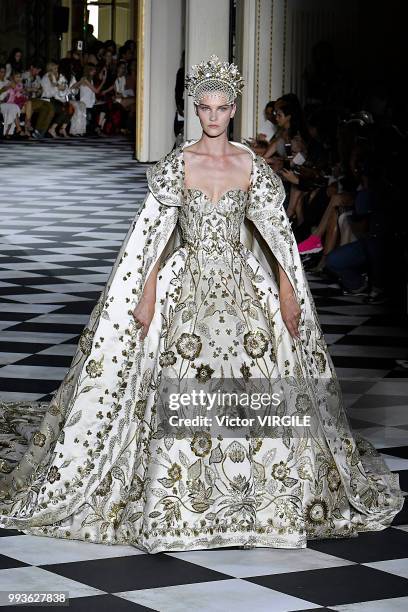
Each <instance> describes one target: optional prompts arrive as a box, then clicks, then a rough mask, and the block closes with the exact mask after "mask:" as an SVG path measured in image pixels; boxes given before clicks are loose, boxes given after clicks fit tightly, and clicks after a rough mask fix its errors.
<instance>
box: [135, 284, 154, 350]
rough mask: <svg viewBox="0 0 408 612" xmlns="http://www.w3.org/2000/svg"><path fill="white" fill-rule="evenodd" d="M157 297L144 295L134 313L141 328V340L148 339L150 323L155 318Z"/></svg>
mask: <svg viewBox="0 0 408 612" xmlns="http://www.w3.org/2000/svg"><path fill="white" fill-rule="evenodd" d="M155 301H156V300H155V296H154V295H153V294H149V295H145V294H143V295H142V297H141V298H140V300H139V303H138V304H137V305H136V307H135V309H134V311H133V313H132V314H133V317H134V319H135V321H136V322H138V323H139V324H140V326H141V332H140V339H141V340H144V339H145V338H146V335H147V332H148V331H149V327H150V323H151V321H152V319H153V316H154V306H155Z"/></svg>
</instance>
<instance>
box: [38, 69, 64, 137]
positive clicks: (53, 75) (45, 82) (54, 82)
mask: <svg viewBox="0 0 408 612" xmlns="http://www.w3.org/2000/svg"><path fill="white" fill-rule="evenodd" d="M41 85H42V96H41V99H42V100H47V101H48V102H50V103H51V104H52V107H53V109H54V117H53V120H52V124H51V127H50V128H49V129H48V134H49V135H50V136H51V137H52V138H57V132H56V130H57V129H59V133H60V135H61V136H64V137H65V138H67V137H68V134H67V127H68V123H69V121H70V115H69V112H68V110H67V108H66V106H65V103H64V101H63V100H61V97H60V92H62V91H65V89H66V80H65V78H64V77H63V75H60V73H59V70H58V64H56V63H55V62H49V63H48V64H47V72H46V73H45V75H44V76H43V78H42V79H41Z"/></svg>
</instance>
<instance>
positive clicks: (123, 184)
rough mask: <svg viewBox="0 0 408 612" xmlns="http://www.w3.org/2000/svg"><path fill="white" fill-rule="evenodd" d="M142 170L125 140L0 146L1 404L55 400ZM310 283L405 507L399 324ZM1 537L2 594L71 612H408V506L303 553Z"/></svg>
mask: <svg viewBox="0 0 408 612" xmlns="http://www.w3.org/2000/svg"><path fill="white" fill-rule="evenodd" d="M145 170H146V167H145V166H144V165H143V164H138V163H137V162H135V161H133V160H132V151H131V147H130V145H129V143H128V142H127V141H126V140H121V139H106V140H103V139H95V141H90V140H88V139H86V140H81V141H80V143H78V141H76V142H75V143H74V142H63V141H58V142H49V141H47V142H45V143H44V142H43V143H41V142H40V143H39V142H37V141H36V142H28V143H17V142H7V143H4V142H0V174H1V185H2V187H1V195H2V198H1V203H0V212H1V215H0V243H1V248H0V396H1V398H2V399H5V400H15V399H48V398H49V396H50V394H51V393H52V391H53V390H55V389H56V388H57V387H58V384H59V382H60V381H61V379H62V378H63V376H64V374H65V372H66V370H67V369H68V367H69V365H70V362H71V359H72V356H73V353H74V350H75V346H76V344H77V342H78V339H79V334H80V332H81V330H82V328H83V326H84V325H85V324H86V323H87V321H88V316H89V314H90V312H91V310H92V307H93V305H94V303H95V301H96V299H97V298H98V296H99V294H100V291H101V290H102V288H103V286H104V284H105V282H106V279H107V276H108V273H109V271H110V268H111V266H112V263H113V262H114V259H115V256H116V253H117V252H118V250H119V247H120V244H121V242H122V240H123V238H124V236H125V234H126V231H127V229H128V227H129V222H130V220H131V219H132V218H133V216H134V215H135V213H136V211H137V209H138V206H140V203H141V201H142V199H143V197H144V194H145V190H146V182H145ZM309 280H310V285H311V289H312V292H313V294H314V297H315V301H316V305H317V308H318V311H319V316H320V321H321V323H322V326H323V330H324V332H325V335H326V340H327V342H328V344H329V348H330V352H331V354H332V356H333V360H334V364H335V366H336V368H337V372H338V375H339V377H340V379H341V384H342V388H343V392H344V397H345V401H346V405H347V410H348V413H349V415H350V417H351V419H352V421H351V422H352V425H353V427H354V428H355V429H356V430H357V431H361V433H362V434H363V435H364V436H365V437H368V438H369V439H370V440H371V441H372V442H373V443H374V445H375V446H376V447H377V448H379V449H380V451H381V453H382V454H383V455H384V456H385V458H386V461H387V463H388V465H389V466H390V469H392V470H393V471H397V472H399V475H400V481H401V484H402V488H403V489H404V490H405V491H408V445H407V432H408V410H407V400H406V398H407V393H406V384H408V380H407V378H408V372H407V369H406V368H405V367H404V365H406V360H407V359H408V330H407V326H406V322H407V321H406V317H404V316H403V315H401V314H400V313H398V312H396V310H395V307H392V306H385V305H366V304H364V303H363V301H362V299H361V298H359V297H354V298H351V297H348V296H343V295H341V293H340V291H339V289H338V288H337V286H336V285H334V284H330V283H328V282H325V281H322V280H321V279H319V278H318V277H316V276H313V275H309ZM404 360H405V364H404ZM0 536H1V537H0V591H9V590H19V589H22V588H24V589H25V590H27V589H32V590H37V591H42V590H49V589H51V588H52V589H53V590H63V591H68V592H69V596H70V610H73V611H80V610H85V609H87V610H89V611H93V610H98V612H103V611H105V610H107V611H108V610H109V611H111V610H118V611H120V610H135V611H136V610H158V611H161V612H178V611H183V612H184V611H188V612H193V611H197V612H199V611H200V612H201V611H202V612H204V611H205V612H215V611H221V610H222V611H223V612H224V611H229V610H234V612H239V611H241V610H247V609H248V608H252V609H253V610H255V611H256V612H264V611H265V612H266V611H268V612H270V611H273V612H289V611H293V612H294V611H298V610H299V611H300V610H303V611H306V610H337V611H344V612H394V611H395V612H397V611H402V610H407V609H408V507H407V505H405V506H404V509H403V510H402V511H401V513H400V514H399V515H398V516H397V517H396V518H395V520H394V523H393V526H392V527H390V528H389V529H386V530H384V531H382V532H376V533H367V534H362V533H361V534H359V537H358V538H352V539H350V540H347V539H343V540H319V541H316V540H314V541H309V542H308V548H306V549H301V550H285V549H266V548H265V549H253V550H242V549H232V548H231V549H229V548H224V549H218V550H209V551H194V552H183V553H172V554H170V553H167V554H164V553H160V554H158V555H147V554H144V553H142V552H140V551H138V550H137V549H135V548H133V547H130V546H129V547H128V546H104V545H98V544H91V543H87V542H80V541H70V540H67V541H64V540H59V539H53V538H46V537H34V536H29V535H24V534H21V533H20V532H18V531H14V530H7V529H0ZM4 608H5V609H7V606H6V605H4ZM10 609H15V607H13V608H11V607H10Z"/></svg>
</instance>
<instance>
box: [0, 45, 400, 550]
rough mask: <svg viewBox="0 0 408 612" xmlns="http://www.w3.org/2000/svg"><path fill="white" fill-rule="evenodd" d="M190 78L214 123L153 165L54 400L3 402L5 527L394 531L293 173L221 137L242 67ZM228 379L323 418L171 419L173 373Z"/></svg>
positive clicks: (243, 541) (396, 497)
mask: <svg viewBox="0 0 408 612" xmlns="http://www.w3.org/2000/svg"><path fill="white" fill-rule="evenodd" d="M186 86H187V90H188V93H189V94H190V95H192V96H193V99H194V103H195V109H196V113H197V115H198V118H199V120H200V123H201V126H202V130H203V131H202V135H201V137H200V138H199V139H198V140H195V141H188V142H184V143H183V144H181V145H180V146H179V147H178V148H176V149H174V150H173V151H172V152H171V153H169V154H168V155H166V156H165V157H164V158H163V159H161V160H160V161H159V162H158V163H156V164H155V165H154V166H151V167H150V168H149V169H148V171H147V179H148V186H149V191H148V193H147V195H146V198H145V200H144V203H143V205H142V207H141V209H140V212H138V213H137V214H136V216H135V218H134V220H133V222H132V223H131V226H130V228H129V231H128V233H127V235H126V237H125V239H124V242H123V244H122V247H121V249H120V251H119V254H118V256H117V259H116V261H115V263H114V265H113V268H112V271H111V274H110V276H109V279H108V281H107V284H106V286H105V288H104V290H103V292H102V294H101V296H100V299H99V301H98V303H97V304H96V306H95V308H94V310H93V311H92V314H91V316H90V320H89V323H88V324H87V326H86V327H85V329H84V330H83V332H82V335H81V338H80V340H79V344H78V347H77V351H76V354H75V355H74V358H73V361H72V364H71V367H70V369H69V371H68V372H67V374H66V376H65V378H64V380H63V381H62V383H61V385H60V387H59V388H58V390H57V391H56V392H55V394H54V396H53V397H52V399H51V401H50V402H48V403H44V402H43V403H40V402H13V403H1V404H0V409H1V414H2V433H3V439H4V434H5V433H6V432H8V434H9V438H8V439H9V440H10V444H9V445H6V446H5V448H4V449H3V451H2V455H1V456H2V461H1V463H0V471H1V472H2V475H1V478H0V491H1V493H0V525H1V526H3V527H13V528H17V529H20V530H22V531H23V532H24V533H28V534H34V535H43V536H44V535H45V536H52V537H58V538H69V539H80V540H86V541H90V542H101V543H106V544H124V543H128V544H132V545H134V546H136V547H138V548H140V549H142V550H144V551H147V552H149V553H156V552H160V551H176V550H192V549H208V548H218V547H225V546H246V547H258V546H259V547H276V548H304V547H306V545H307V540H308V539H316V538H336V537H337V538H342V537H353V536H357V535H358V532H361V531H380V530H382V529H385V528H386V527H387V526H389V525H390V523H391V521H392V520H393V518H394V516H395V515H396V514H397V512H399V510H400V509H401V507H402V504H403V495H402V492H401V489H400V486H399V479H398V475H397V474H393V473H391V472H390V470H389V469H388V468H387V466H386V464H385V463H384V461H383V459H382V457H381V456H380V454H379V453H378V452H377V451H376V450H375V448H374V447H373V446H372V444H371V443H369V442H368V441H367V440H364V439H363V438H361V437H358V438H357V437H355V436H354V435H353V433H352V431H351V429H350V425H349V422H348V419H347V415H346V412H345V410H344V406H343V402H342V396H341V392H340V388H339V384H338V380H337V378H336V374H335V371H334V368H333V364H332V361H331V358H330V355H329V353H328V349H327V346H326V343H325V341H324V337H323V333H322V330H321V327H320V325H319V322H318V319H317V314H316V310H315V306H314V303H313V299H312V296H311V294H310V290H309V287H308V283H307V280H306V277H305V274H304V271H303V268H302V263H301V260H300V256H299V253H298V249H297V245H296V242H295V240H294V237H293V234H292V231H291V228H290V224H289V221H288V218H287V216H286V214H285V210H284V208H283V206H282V202H283V199H284V189H283V186H282V182H281V179H280V178H279V176H278V175H277V174H275V173H274V172H273V171H272V170H271V168H270V167H269V166H268V165H267V164H266V163H265V162H264V161H263V160H262V158H260V157H258V156H257V155H255V154H254V153H253V152H252V151H251V150H250V149H249V148H248V147H246V146H245V145H242V144H240V143H237V142H229V141H228V138H227V128H228V124H229V121H230V119H231V118H232V117H233V115H234V113H235V110H236V104H235V99H236V96H237V94H238V93H240V92H241V89H242V86H243V81H242V78H241V76H240V74H239V72H238V70H237V67H236V66H235V65H234V64H228V63H227V62H222V61H220V60H219V59H218V58H217V57H216V56H211V58H210V60H209V61H208V62H202V63H201V64H198V65H196V66H193V67H192V70H191V72H190V74H189V75H187V77H186ZM249 247H251V248H249ZM226 379H228V380H229V381H235V382H236V385H237V388H238V387H239V386H240V385H241V386H242V384H243V383H245V384H246V385H249V386H250V385H251V384H252V381H255V382H258V383H265V385H266V387H268V386H269V385H270V384H271V381H281V382H285V383H287V388H286V392H287V395H285V398H284V399H283V400H282V401H281V402H280V403H279V404H278V408H276V414H277V415H278V416H297V417H301V416H302V415H305V414H306V413H307V414H308V415H309V416H311V418H312V421H313V427H311V428H309V429H308V428H307V427H305V428H304V430H303V434H302V435H297V433H296V431H295V426H293V427H292V426H291V425H287V424H285V425H284V426H283V428H282V429H280V430H273V428H272V429H271V428H269V429H268V428H266V427H264V428H262V427H258V428H256V427H254V428H252V429H250V430H249V435H242V434H238V431H237V433H236V434H235V435H234V429H233V428H232V427H226V428H224V429H223V430H222V429H219V430H214V428H211V427H206V426H205V425H202V426H201V425H200V426H199V427H196V428H195V429H188V428H187V430H186V429H183V428H181V429H180V430H177V428H176V426H174V427H173V428H171V427H170V428H169V427H167V426H166V424H165V423H164V419H163V414H164V412H165V411H164V412H160V410H159V409H158V403H159V392H160V393H162V392H163V380H169V381H172V382H173V383H174V382H176V383H177V384H179V385H180V388H181V386H182V384H184V383H185V382H189V383H191V385H196V387H197V388H200V386H201V385H202V386H203V387H202V388H206V389H207V388H209V386H211V384H212V383H216V384H215V386H217V383H219V382H220V381H224V380H226ZM164 390H165V389H164ZM44 408H45V409H46V412H45V416H44V412H43V411H44ZM231 414H235V412H234V411H231ZM231 414H230V415H229V414H228V411H227V413H226V415H225V416H226V417H228V416H231ZM30 415H31V417H30ZM21 417H23V420H25V421H27V419H30V418H31V422H32V424H33V427H32V429H33V431H32V436H31V437H30V440H29V443H28V447H24V445H23V443H22V441H23V433H22V431H21V427H20V428H19V423H20V422H21ZM26 429H27V428H26ZM186 431H187V433H186ZM188 432H190V435H189V434H188ZM277 432H280V434H279V435H278V434H277ZM16 448H17V449H20V452H19V453H18V455H19V456H17V453H16V452H15V449H16ZM13 449H14V450H13ZM23 451H24V452H23Z"/></svg>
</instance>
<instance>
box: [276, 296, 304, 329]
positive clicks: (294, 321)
mask: <svg viewBox="0 0 408 612" xmlns="http://www.w3.org/2000/svg"><path fill="white" fill-rule="evenodd" d="M279 301H280V309H281V315H282V319H283V322H284V323H285V325H286V327H287V328H288V331H289V333H290V335H291V336H292V338H300V335H299V321H300V313H301V311H300V306H299V304H298V301H297V299H296V297H295V295H294V293H293V292H292V291H291V292H284V293H283V294H280V295H279Z"/></svg>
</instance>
